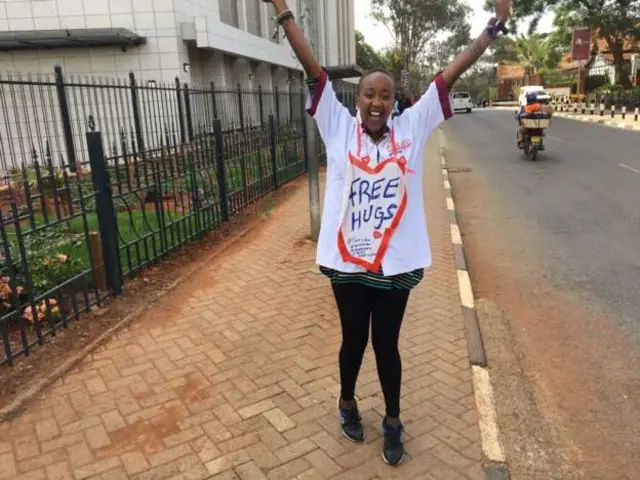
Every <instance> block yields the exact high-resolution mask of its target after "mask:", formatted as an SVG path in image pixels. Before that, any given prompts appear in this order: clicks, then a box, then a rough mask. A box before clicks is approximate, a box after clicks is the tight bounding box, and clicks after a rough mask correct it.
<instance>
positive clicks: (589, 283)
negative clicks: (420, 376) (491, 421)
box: [445, 111, 640, 479]
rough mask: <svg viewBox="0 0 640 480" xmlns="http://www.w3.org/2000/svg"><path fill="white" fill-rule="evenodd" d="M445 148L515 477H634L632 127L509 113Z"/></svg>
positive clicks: (639, 378)
mask: <svg viewBox="0 0 640 480" xmlns="http://www.w3.org/2000/svg"><path fill="white" fill-rule="evenodd" d="M445 134H446V138H447V146H446V154H447V162H448V165H449V168H450V170H451V171H450V178H451V181H452V186H453V189H454V196H455V199H456V208H457V210H458V214H459V221H460V224H461V230H462V234H463V238H464V242H465V248H466V250H467V255H468V257H469V258H468V261H469V264H470V265H469V266H470V270H471V275H472V279H473V281H474V288H475V290H476V297H477V298H478V309H479V317H480V322H481V329H482V333H483V336H484V339H485V346H486V348H487V353H488V357H489V362H490V367H491V369H492V377H493V381H494V383H495V387H496V394H497V401H498V405H497V407H498V412H499V416H500V422H501V427H502V430H503V434H504V436H505V443H506V448H507V455H508V457H510V458H509V460H510V463H511V464H512V470H513V474H514V477H515V478H518V477H519V478H589V479H591V478H594V479H595V478H603V479H618V478H620V479H625V478H629V479H632V478H633V479H637V478H640V134H639V133H637V132H626V131H622V130H616V129H612V128H608V127H604V126H600V125H592V124H587V123H581V122H576V121H572V120H566V119H554V120H553V122H552V125H551V128H550V130H549V135H548V137H547V139H546V145H547V151H546V152H542V153H541V154H540V156H539V157H538V160H537V161H536V162H531V161H529V160H528V159H527V158H526V157H524V155H523V154H522V152H520V151H519V150H517V148H516V147H515V120H514V118H513V113H511V112H505V111H475V112H474V113H473V114H472V115H459V116H457V117H455V118H454V119H452V121H451V122H450V123H449V124H448V125H447V126H446V128H445Z"/></svg>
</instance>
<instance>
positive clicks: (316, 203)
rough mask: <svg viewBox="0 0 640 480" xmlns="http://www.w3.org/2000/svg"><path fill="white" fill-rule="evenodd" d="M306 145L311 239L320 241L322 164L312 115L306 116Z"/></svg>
mask: <svg viewBox="0 0 640 480" xmlns="http://www.w3.org/2000/svg"><path fill="white" fill-rule="evenodd" d="M305 127H306V132H307V135H306V138H305V141H306V144H307V169H308V175H309V213H310V221H311V222H310V224H311V232H310V234H311V239H312V240H313V241H314V242H317V241H318V237H319V236H320V222H321V218H320V216H321V211H320V164H319V162H318V135H316V124H315V122H314V120H313V118H311V115H309V114H306V115H305Z"/></svg>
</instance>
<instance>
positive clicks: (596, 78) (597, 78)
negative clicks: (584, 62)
mask: <svg viewBox="0 0 640 480" xmlns="http://www.w3.org/2000/svg"><path fill="white" fill-rule="evenodd" d="M610 85H611V82H610V80H609V75H593V76H590V77H587V81H586V90H587V93H591V92H594V91H596V90H600V89H602V88H603V87H605V88H608V87H609V86H610Z"/></svg>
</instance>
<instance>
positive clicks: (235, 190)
mask: <svg viewBox="0 0 640 480" xmlns="http://www.w3.org/2000/svg"><path fill="white" fill-rule="evenodd" d="M353 100H354V98H353ZM304 101H305V96H304V93H303V92H302V91H287V92H282V91H278V90H274V91H269V92H266V91H262V89H257V90H255V91H249V90H243V89H240V88H238V89H233V90H220V89H216V88H215V85H213V84H211V85H209V86H207V87H191V86H187V85H180V83H179V82H178V81H176V82H175V84H170V85H145V84H142V83H140V82H138V81H137V80H136V79H135V77H134V76H133V75H131V76H130V78H129V80H128V81H117V80H114V81H111V80H109V81H108V80H100V79H80V78H73V77H68V78H67V77H65V76H64V75H63V74H62V72H61V71H60V70H57V71H56V74H55V75H54V77H52V78H49V77H36V76H22V77H16V76H13V77H12V76H4V77H2V79H1V80H0V103H1V107H2V109H3V122H2V123H1V124H0V149H1V150H0V155H1V157H2V167H3V168H4V177H3V185H2V187H1V189H0V300H1V304H0V335H1V336H2V348H3V353H4V355H3V356H0V365H4V364H11V363H12V362H13V360H14V359H15V357H16V356H19V355H28V354H29V352H30V351H31V349H32V348H33V347H34V346H35V345H38V344H42V343H43V342H45V341H46V338H47V337H48V336H52V335H56V333H57V332H59V331H60V330H62V329H64V328H65V327H66V326H67V324H68V322H69V321H71V320H73V319H74V318H78V317H79V316H80V315H81V314H83V313H85V312H87V311H89V310H90V309H91V308H92V307H93V306H95V305H100V304H102V302H104V300H105V298H106V297H108V296H110V295H114V294H119V293H120V292H121V289H122V285H123V282H125V281H126V280H127V279H128V278H130V277H131V276H132V275H135V274H136V273H138V272H140V271H141V270H143V269H145V268H146V267H147V266H148V265H150V264H153V263H155V262H157V261H159V260H160V259H161V258H163V257H165V256H166V255H167V254H169V253H170V252H173V251H175V250H177V249H180V248H182V247H183V246H184V245H186V244H188V243H189V242H191V241H193V240H196V239H199V238H202V237H203V236H204V235H205V234H206V233H207V232H209V231H211V230H212V229H214V228H215V227H216V226H218V225H219V224H220V223H221V222H224V221H226V220H228V219H230V218H232V217H233V216H235V215H237V214H238V213H239V212H241V211H242V210H243V209H245V208H246V207H247V206H248V205H250V204H251V203H253V202H255V201H256V200H258V199H259V198H260V197H263V196H264V195H266V194H268V193H269V192H271V191H273V190H274V189H277V188H278V187H279V186H280V185H282V184H284V183H285V182H288V181H290V180H291V179H293V178H295V177H297V176H299V175H300V174H302V173H303V172H304V171H305V165H306V161H305V159H306V152H305V149H304V146H305V142H304V138H305V134H306V132H305V127H304ZM318 145H319V151H318V152H316V154H319V155H323V152H324V147H323V145H322V142H318Z"/></svg>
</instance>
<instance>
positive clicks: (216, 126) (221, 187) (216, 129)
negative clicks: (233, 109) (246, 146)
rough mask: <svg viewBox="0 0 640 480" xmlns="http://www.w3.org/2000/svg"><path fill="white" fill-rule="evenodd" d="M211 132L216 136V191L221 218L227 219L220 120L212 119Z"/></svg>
mask: <svg viewBox="0 0 640 480" xmlns="http://www.w3.org/2000/svg"><path fill="white" fill-rule="evenodd" d="M213 134H214V135H215V138H216V165H217V170H218V193H219V195H220V213H221V214H222V220H223V221H225V222H226V221H227V220H229V197H228V195H227V175H226V172H225V167H224V145H223V144H222V122H221V121H220V119H219V118H216V119H215V120H214V121H213Z"/></svg>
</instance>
